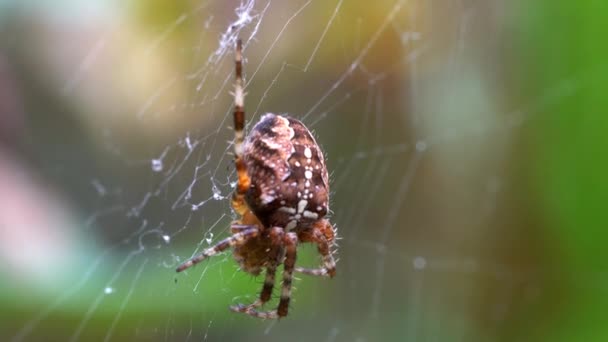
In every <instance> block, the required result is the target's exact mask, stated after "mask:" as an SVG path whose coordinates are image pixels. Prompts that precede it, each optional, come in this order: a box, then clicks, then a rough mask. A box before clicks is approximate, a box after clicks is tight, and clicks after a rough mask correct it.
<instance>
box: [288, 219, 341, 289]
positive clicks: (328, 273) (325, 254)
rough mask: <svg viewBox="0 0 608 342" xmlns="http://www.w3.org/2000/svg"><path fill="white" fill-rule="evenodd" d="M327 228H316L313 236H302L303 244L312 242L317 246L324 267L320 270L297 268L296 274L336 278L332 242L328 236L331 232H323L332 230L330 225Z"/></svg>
mask: <svg viewBox="0 0 608 342" xmlns="http://www.w3.org/2000/svg"><path fill="white" fill-rule="evenodd" d="M326 227H327V228H321V229H320V228H317V227H315V228H314V229H313V231H312V234H307V233H304V234H301V235H300V241H301V242H312V243H316V244H317V249H318V251H319V254H321V257H322V258H323V266H322V267H319V268H304V267H296V269H295V271H296V272H299V273H303V274H308V275H313V276H320V277H334V276H335V275H336V262H335V260H334V257H333V255H332V253H331V249H330V242H329V241H328V238H327V236H326V235H327V234H328V233H329V232H328V231H324V230H322V229H330V230H331V229H332V228H331V226H330V225H327V226H326ZM330 237H331V238H333V230H331V234H330Z"/></svg>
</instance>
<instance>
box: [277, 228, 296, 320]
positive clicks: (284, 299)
mask: <svg viewBox="0 0 608 342" xmlns="http://www.w3.org/2000/svg"><path fill="white" fill-rule="evenodd" d="M283 243H284V244H285V262H284V263H283V265H284V266H283V289H282V290H281V300H280V301H279V308H278V309H277V311H278V314H279V317H284V316H287V311H288V310H289V301H290V300H291V282H292V280H293V270H294V267H295V266H296V258H297V255H298V253H297V248H298V236H297V235H296V233H293V232H291V233H287V235H285V237H284V238H283Z"/></svg>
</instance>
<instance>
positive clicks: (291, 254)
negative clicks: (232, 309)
mask: <svg viewBox="0 0 608 342" xmlns="http://www.w3.org/2000/svg"><path fill="white" fill-rule="evenodd" d="M283 244H284V245H285V261H284V262H283V265H284V268H283V289H282V290H281V299H280V301H279V307H278V308H277V309H276V310H271V311H257V310H255V308H248V309H247V310H246V311H239V312H244V313H246V314H248V315H249V316H253V317H257V318H261V319H277V318H281V317H285V316H287V313H288V312H289V302H290V300H291V283H292V280H293V271H294V267H295V264H296V257H297V247H298V236H297V235H296V234H295V233H293V232H292V233H287V234H286V235H285V236H284V237H283Z"/></svg>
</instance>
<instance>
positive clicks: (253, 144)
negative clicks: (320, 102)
mask: <svg viewBox="0 0 608 342" xmlns="http://www.w3.org/2000/svg"><path fill="white" fill-rule="evenodd" d="M243 157H244V160H245V163H246V164H247V173H248V174H249V177H250V178H251V187H250V189H249V191H248V192H247V194H246V197H245V199H246V201H247V204H248V205H249V207H250V208H251V210H252V211H253V212H254V214H255V215H256V216H257V217H258V218H259V219H260V221H261V222H262V223H263V224H264V226H265V227H282V228H286V229H288V230H291V229H294V228H296V227H309V226H310V225H311V224H312V223H314V222H316V221H317V220H319V219H321V218H322V217H324V216H325V215H326V214H327V211H328V201H329V198H328V197H329V195H328V194H329V185H328V176H327V168H326V167H325V161H324V159H323V152H322V151H321V149H320V148H319V146H318V145H317V143H316V141H315V140H314V138H313V136H312V134H311V133H310V131H309V130H308V129H307V128H306V126H304V124H302V123H301V122H300V121H298V120H296V119H293V118H290V117H284V116H281V115H274V114H266V115H264V116H263V117H262V118H261V119H260V121H259V122H258V123H257V124H256V125H255V126H254V127H253V129H252V130H251V133H250V134H249V135H248V137H247V139H246V141H245V145H244V156H243Z"/></svg>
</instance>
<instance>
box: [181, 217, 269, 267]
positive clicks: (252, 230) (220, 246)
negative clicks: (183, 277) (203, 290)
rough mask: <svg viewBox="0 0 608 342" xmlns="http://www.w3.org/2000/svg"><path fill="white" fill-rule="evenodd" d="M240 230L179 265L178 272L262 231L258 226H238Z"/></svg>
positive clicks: (241, 242) (239, 243)
mask: <svg viewBox="0 0 608 342" xmlns="http://www.w3.org/2000/svg"><path fill="white" fill-rule="evenodd" d="M238 229H239V232H238V233H234V234H232V236H231V237H229V238H226V239H224V240H222V241H220V242H218V243H217V244H215V245H214V246H212V247H209V248H207V249H205V250H204V251H203V252H202V253H200V254H198V255H196V256H194V257H192V258H190V259H188V260H187V261H185V262H184V263H183V264H181V265H179V266H178V267H177V269H176V270H175V271H176V272H181V271H183V270H185V269H187V268H190V267H192V266H194V265H196V264H198V263H199V262H201V261H203V260H205V259H207V258H208V257H212V256H214V255H216V254H219V253H221V252H223V251H225V250H226V249H228V248H230V247H234V246H236V245H241V244H243V243H244V242H245V241H247V240H249V239H252V238H255V237H256V236H258V234H259V233H260V230H259V229H258V227H257V226H248V228H247V227H245V226H238Z"/></svg>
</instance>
